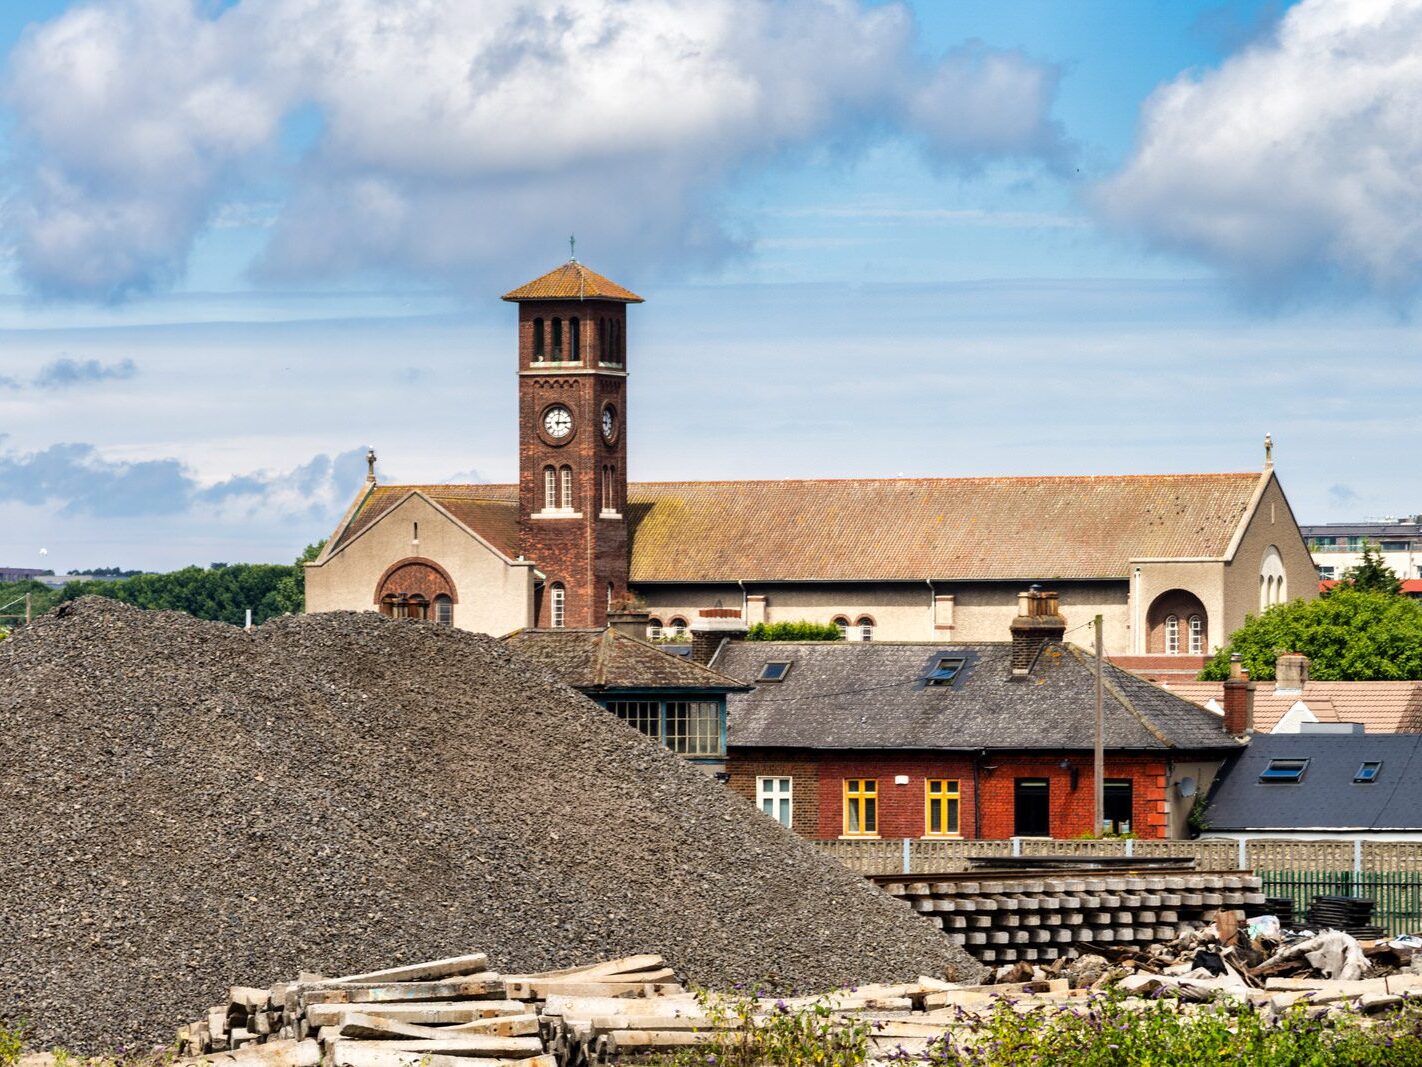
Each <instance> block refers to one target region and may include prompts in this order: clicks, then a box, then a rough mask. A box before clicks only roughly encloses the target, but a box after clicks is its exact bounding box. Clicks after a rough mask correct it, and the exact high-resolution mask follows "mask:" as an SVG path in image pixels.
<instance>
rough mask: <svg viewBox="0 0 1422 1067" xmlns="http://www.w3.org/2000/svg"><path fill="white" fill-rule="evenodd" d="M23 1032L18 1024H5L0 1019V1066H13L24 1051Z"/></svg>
mask: <svg viewBox="0 0 1422 1067" xmlns="http://www.w3.org/2000/svg"><path fill="white" fill-rule="evenodd" d="M24 1047H25V1034H24V1028H23V1027H20V1026H6V1025H5V1023H4V1022H3V1021H0V1067H14V1065H15V1064H17V1063H19V1062H20V1053H21V1052H22V1051H24Z"/></svg>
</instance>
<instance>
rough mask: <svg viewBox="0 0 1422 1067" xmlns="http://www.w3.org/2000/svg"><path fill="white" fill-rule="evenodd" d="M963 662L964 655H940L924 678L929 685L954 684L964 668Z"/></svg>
mask: <svg viewBox="0 0 1422 1067" xmlns="http://www.w3.org/2000/svg"><path fill="white" fill-rule="evenodd" d="M963 662H964V661H963V657H962V656H939V657H938V658H937V659H935V660H934V661H933V666H932V667H931V668H930V669H929V671H928V674H927V675H925V676H924V679H923V680H924V681H925V682H926V683H927V684H929V685H952V684H953V679H955V678H957V677H958V675H959V673H960V672H961V671H962V670H963Z"/></svg>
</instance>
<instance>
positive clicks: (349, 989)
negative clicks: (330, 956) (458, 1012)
mask: <svg viewBox="0 0 1422 1067" xmlns="http://www.w3.org/2000/svg"><path fill="white" fill-rule="evenodd" d="M503 992H504V979H503V977H502V976H501V975H497V974H493V973H492V972H485V975H484V976H480V977H474V978H451V979H448V980H446V981H442V982H391V983H389V984H386V985H338V986H317V987H314V988H311V989H303V990H302V991H301V998H302V1000H303V1001H305V1002H306V1003H307V1004H378V1003H383V1002H386V1001H400V1000H452V999H456V998H458V997H482V996H488V995H489V994H491V993H499V994H502V993H503Z"/></svg>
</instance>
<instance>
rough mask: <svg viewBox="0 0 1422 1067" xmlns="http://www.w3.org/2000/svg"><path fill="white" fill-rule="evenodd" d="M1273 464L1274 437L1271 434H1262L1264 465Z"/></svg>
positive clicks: (1270, 465)
mask: <svg viewBox="0 0 1422 1067" xmlns="http://www.w3.org/2000/svg"><path fill="white" fill-rule="evenodd" d="M1273 465H1274V437H1273V435H1272V434H1267V433H1266V434H1265V435H1264V466H1266V467H1272V466H1273Z"/></svg>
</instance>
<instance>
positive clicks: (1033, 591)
mask: <svg viewBox="0 0 1422 1067" xmlns="http://www.w3.org/2000/svg"><path fill="white" fill-rule="evenodd" d="M1058 608H1059V602H1058V598H1057V594H1056V593H1050V592H1043V591H1042V590H1041V587H1040V586H1036V585H1034V586H1032V587H1031V588H1030V589H1028V590H1027V591H1026V592H1025V593H1019V594H1018V596H1017V618H1015V619H1013V620H1012V625H1011V626H1010V627H1009V630H1010V632H1011V634H1012V677H1014V678H1018V679H1021V678H1026V677H1027V675H1028V672H1030V671H1031V669H1032V664H1033V663H1034V662H1035V661H1036V659H1037V654H1038V653H1039V652H1040V651H1041V650H1042V648H1043V646H1044V645H1048V644H1051V643H1052V642H1054V641H1061V639H1062V638H1063V637H1064V636H1065V635H1066V620H1065V619H1064V618H1062V616H1061V612H1060V611H1059V610H1058Z"/></svg>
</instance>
